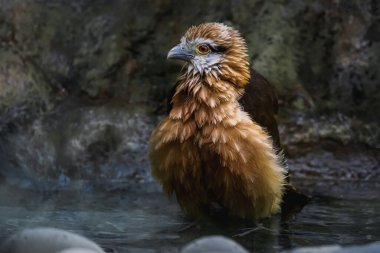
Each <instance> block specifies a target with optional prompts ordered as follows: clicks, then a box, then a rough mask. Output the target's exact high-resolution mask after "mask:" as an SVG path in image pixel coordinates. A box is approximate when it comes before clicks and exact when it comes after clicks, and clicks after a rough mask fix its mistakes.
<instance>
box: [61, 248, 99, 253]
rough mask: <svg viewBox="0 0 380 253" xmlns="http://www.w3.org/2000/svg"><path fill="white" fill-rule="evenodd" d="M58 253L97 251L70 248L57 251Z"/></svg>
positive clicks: (94, 252)
mask: <svg viewBox="0 0 380 253" xmlns="http://www.w3.org/2000/svg"><path fill="white" fill-rule="evenodd" d="M58 253H97V251H93V250H90V249H83V248H70V249H65V250H62V251H59V252H58Z"/></svg>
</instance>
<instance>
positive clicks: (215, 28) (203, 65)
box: [168, 23, 249, 82]
mask: <svg viewBox="0 0 380 253" xmlns="http://www.w3.org/2000/svg"><path fill="white" fill-rule="evenodd" d="M168 59H177V60H182V61H185V62H187V63H188V71H189V72H195V73H199V74H201V75H203V74H212V75H213V76H218V77H221V78H222V77H223V76H227V75H231V74H232V75H235V77H236V78H237V75H240V74H241V75H243V76H244V77H242V78H240V79H241V80H244V81H243V82H247V81H248V79H249V62H248V53H247V47H246V44H245V41H244V39H243V38H242V37H241V36H240V34H239V32H238V31H237V30H235V29H233V28H232V27H229V26H226V25H224V24H221V23H204V24H200V25H198V26H192V27H190V29H189V30H188V31H187V32H186V33H185V35H184V36H183V37H182V39H181V43H179V44H178V45H177V46H175V47H173V48H172V49H171V50H170V51H169V53H168ZM247 76H248V77H247ZM237 79H239V78H237Z"/></svg>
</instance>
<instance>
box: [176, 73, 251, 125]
mask: <svg viewBox="0 0 380 253" xmlns="http://www.w3.org/2000/svg"><path fill="white" fill-rule="evenodd" d="M243 92H244V88H243V87H239V86H237V85H235V84H234V83H231V82H230V81H229V80H226V79H222V78H221V77H220V76H218V75H212V74H208V75H207V74H206V75H203V76H201V75H200V74H198V73H195V72H189V71H188V72H186V73H185V74H184V75H182V76H181V77H180V80H179V84H178V86H177V89H176V92H175V94H174V96H173V99H172V103H173V108H172V110H171V112H170V114H169V117H170V118H171V119H173V120H181V121H183V122H186V121H189V120H193V121H195V123H196V124H197V126H198V127H202V126H204V125H206V124H224V125H226V126H229V125H235V124H236V123H237V121H238V119H239V118H241V117H236V115H237V114H238V113H239V112H240V113H242V111H241V110H240V107H239V104H238V102H237V99H238V98H239V97H240V96H241V95H242V94H243Z"/></svg>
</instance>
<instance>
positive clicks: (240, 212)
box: [149, 23, 291, 219]
mask: <svg viewBox="0 0 380 253" xmlns="http://www.w3.org/2000/svg"><path fill="white" fill-rule="evenodd" d="M168 58H170V59H179V60H183V61H185V62H186V66H187V68H186V70H185V72H184V74H183V75H182V76H181V77H180V78H179V81H178V82H177V85H176V86H175V88H174V89H175V90H174V92H173V96H172V99H171V104H170V106H169V108H168V109H169V115H168V117H166V118H165V119H163V120H162V122H161V123H160V124H159V125H158V126H157V128H156V129H155V130H154V132H153V133H152V136H151V139H150V154H149V156H150V161H151V165H152V173H153V175H154V177H155V178H157V179H158V180H159V181H160V182H161V183H162V185H163V188H164V191H166V192H167V193H168V194H169V195H170V194H172V193H175V194H176V197H177V200H178V202H179V204H180V206H181V207H182V209H183V210H184V212H185V213H186V214H188V215H190V216H193V217H197V216H199V215H201V214H202V213H203V212H204V211H206V210H208V209H209V208H211V207H213V206H214V204H215V203H216V204H218V205H219V206H220V207H222V208H223V209H225V210H226V211H227V212H228V213H229V215H231V216H235V217H241V218H252V219H254V218H261V217H267V216H270V215H271V214H274V213H277V212H278V211H279V210H280V203H281V200H282V197H283V193H284V189H285V188H289V189H290V188H291V187H286V185H287V181H286V170H285V169H284V165H283V162H282V160H283V158H282V156H281V154H279V152H278V151H279V150H280V141H279V134H278V129H277V123H276V120H275V114H276V113H277V97H276V95H275V93H274V91H273V89H272V88H271V86H270V85H269V83H268V82H267V81H266V79H265V78H263V77H262V76H261V75H260V74H258V73H257V72H255V71H254V70H250V66H249V62H248V54H247V47H246V44H245V41H244V40H243V38H242V37H241V36H240V34H239V33H238V31H236V30H235V29H233V28H231V27H228V26H225V25H223V24H219V23H206V24H201V25H199V26H193V27H191V28H190V29H189V30H188V31H187V33H186V34H185V35H184V37H183V38H182V39H181V43H180V44H179V45H177V46H176V47H174V48H173V49H171V50H170V52H169V54H168ZM252 119H253V120H254V121H253V120H252ZM260 125H261V126H262V127H261V126H260ZM263 127H264V128H263ZM267 133H269V134H270V135H271V137H272V138H271V137H270V136H269V135H268V134H267Z"/></svg>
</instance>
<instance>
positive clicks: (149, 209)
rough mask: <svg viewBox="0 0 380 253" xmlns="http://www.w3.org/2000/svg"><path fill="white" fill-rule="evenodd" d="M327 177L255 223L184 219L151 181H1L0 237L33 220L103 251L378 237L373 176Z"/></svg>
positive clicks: (268, 246) (377, 185) (278, 245)
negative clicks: (217, 241) (203, 239)
mask: <svg viewBox="0 0 380 253" xmlns="http://www.w3.org/2000/svg"><path fill="white" fill-rule="evenodd" d="M328 183H329V182H327V183H326V184H324V185H325V188H324V189H325V192H324V194H323V195H324V196H314V198H313V199H312V201H311V203H310V204H309V205H307V206H306V207H305V208H304V209H303V210H302V212H300V213H298V214H296V215H294V216H293V217H290V218H289V219H288V220H286V221H284V220H281V219H280V217H272V218H271V219H265V220H261V221H258V222H256V223H255V224H254V223H251V222H241V221H239V222H237V221H230V222H227V221H226V220H208V221H205V222H202V223H200V224H196V225H195V224H191V223H190V222H189V221H187V220H185V219H184V217H183V216H182V214H181V211H180V210H179V208H178V206H177V204H176V201H175V200H168V199H167V198H166V196H164V194H163V193H162V192H161V191H160V187H159V186H158V185H156V184H155V183H145V184H136V185H128V184H125V182H122V181H117V182H108V183H106V184H104V183H96V184H94V183H90V182H85V181H77V182H72V183H71V184H70V185H69V186H66V187H65V188H60V189H56V190H54V191H42V190H41V191H34V190H31V189H30V188H25V189H21V188H19V187H17V188H16V187H11V186H7V185H4V184H3V186H2V187H1V188H0V217H1V219H0V227H1V230H0V240H3V239H5V238H6V237H8V236H9V235H10V234H12V233H14V232H16V231H18V230H20V229H23V228H26V227H38V226H49V227H56V228H61V229H66V230H69V231H73V232H76V233H80V234H82V235H85V236H87V237H89V238H91V239H92V240H94V241H96V242H97V243H99V244H100V245H101V246H102V247H104V248H105V249H106V251H107V252H136V253H138V252H179V250H180V248H181V247H182V246H183V245H184V244H186V243H187V242H190V241H191V240H193V239H196V238H198V237H200V236H203V235H212V234H221V235H226V236H228V237H233V238H234V239H235V240H236V241H238V242H240V243H241V244H243V245H244V246H245V247H246V248H247V249H249V250H250V251H252V252H278V251H280V250H282V249H287V248H293V247H299V246H315V245H324V244H360V243H366V242H371V241H375V240H380V217H379V215H378V214H379V213H380V202H379V201H378V199H376V196H377V195H376V194H375V193H377V192H380V191H379V190H380V182H363V184H360V183H358V182H353V181H346V182H340V183H339V184H337V183H336V182H332V181H330V185H329V184H328ZM296 184H297V185H298V186H300V187H301V188H302V187H305V188H307V189H318V184H320V181H307V180H305V179H303V180H302V181H301V180H300V181H297V182H296ZM333 185H335V188H334V187H333ZM339 189H340V190H341V192H340V193H339ZM350 191H351V192H352V193H356V194H350ZM329 192H333V193H335V194H328V193H329ZM358 192H360V194H358ZM367 192H368V194H367ZM329 195H330V196H329ZM332 195H334V197H331V196H332Z"/></svg>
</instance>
